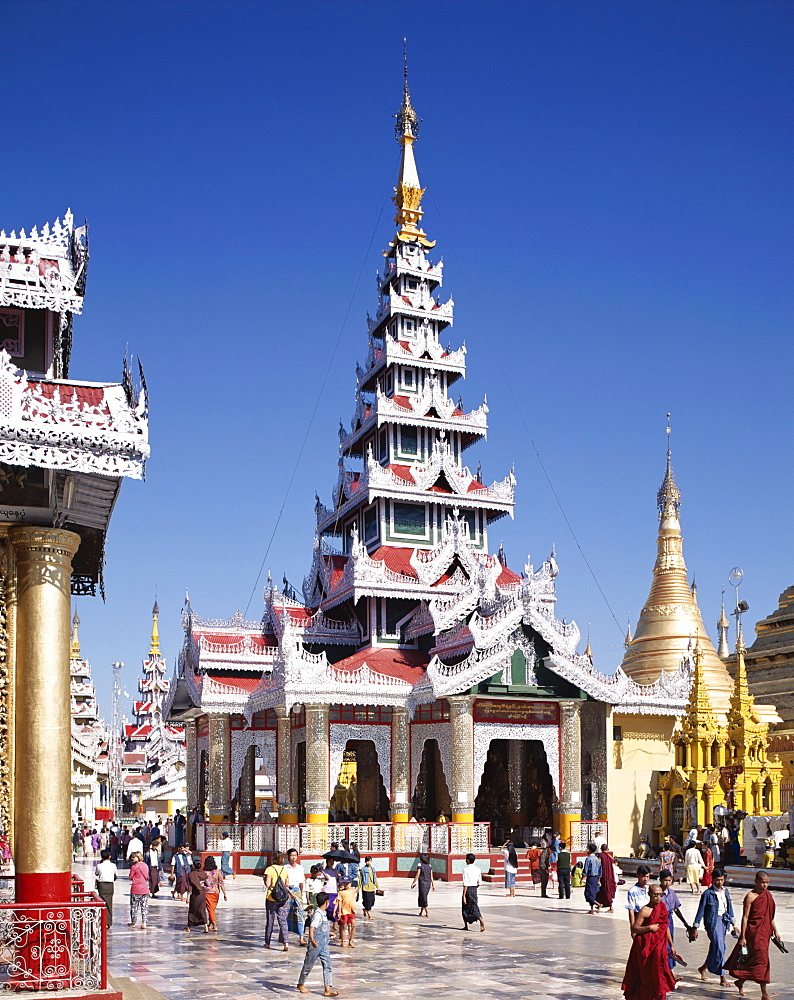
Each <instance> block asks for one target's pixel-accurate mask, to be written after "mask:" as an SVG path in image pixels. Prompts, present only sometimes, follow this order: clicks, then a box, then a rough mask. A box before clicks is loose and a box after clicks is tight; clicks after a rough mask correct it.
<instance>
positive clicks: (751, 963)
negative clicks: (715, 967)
mask: <svg viewBox="0 0 794 1000" xmlns="http://www.w3.org/2000/svg"><path fill="white" fill-rule="evenodd" d="M772 938H774V939H775V940H776V941H781V938H780V935H779V934H778V932H777V927H775V901H774V899H773V898H772V893H771V892H770V891H769V876H768V875H767V874H766V872H756V876H755V885H754V886H753V888H752V889H751V890H750V892H748V893H747V895H746V896H745V897H744V906H743V908H742V928H741V933H740V935H739V940H738V941H737V942H736V947H735V948H734V949H733V951H732V952H731V956H730V958H729V959H728V965H727V967H728V973H729V974H730V976H731V977H732V978H733V979H734V980H735V981H736V985H737V986H738V987H739V995H740V996H744V984H745V983H747V982H750V983H758V984H759V986H760V987H761V1000H769V990H768V989H767V986H768V985H769V982H770V978H769V942H770V940H771V939H772ZM781 944H782V941H781Z"/></svg>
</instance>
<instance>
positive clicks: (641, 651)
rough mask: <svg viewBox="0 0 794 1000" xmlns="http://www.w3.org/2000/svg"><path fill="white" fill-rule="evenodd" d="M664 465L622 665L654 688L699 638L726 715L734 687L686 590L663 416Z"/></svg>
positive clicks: (710, 683)
mask: <svg viewBox="0 0 794 1000" xmlns="http://www.w3.org/2000/svg"><path fill="white" fill-rule="evenodd" d="M666 430H667V436H668V437H667V461H666V467H665V474H664V479H663V480H662V485H661V486H660V488H659V491H658V493H657V496H656V500H657V504H658V508H659V532H658V536H657V542H656V549H657V554H656V562H655V564H654V567H653V582H652V584H651V589H650V593H649V594H648V598H647V600H646V601H645V605H644V606H643V608H642V611H641V612H640V617H639V619H638V621H637V625H636V628H635V630H634V638H633V640H632V642H631V645H630V646H627V648H626V652H625V654H624V656H623V663H622V664H621V665H622V667H623V670H624V671H625V672H626V673H627V674H628V675H629V677H631V678H633V679H634V680H636V681H637V682H638V683H640V684H652V683H653V682H654V681H657V680H658V679H659V677H660V676H661V674H662V671H665V672H667V673H668V674H674V673H676V671H677V670H678V669H679V667H680V665H681V662H682V660H684V659H686V657H687V656H688V655H690V646H691V637H692V636H693V635H694V634H695V633H697V634H698V636H699V640H698V642H699V646H700V655H701V656H702V670H703V678H704V682H705V684H706V685H707V687H708V692H709V696H710V700H711V704H712V706H713V708H714V711H715V712H717V713H719V714H722V715H725V714H726V713H727V711H728V708H729V705H730V695H731V690H732V688H733V684H732V681H731V678H730V675H729V674H728V671H727V669H726V667H725V664H724V663H723V662H722V660H720V658H719V657H718V656H717V651H716V650H715V649H714V646H713V645H712V644H711V641H710V639H709V637H708V633H707V632H706V628H705V626H704V624H703V619H702V617H701V614H700V608H699V607H698V603H697V592H696V590H693V588H691V587H690V584H689V580H688V579H687V568H686V563H685V561H684V539H683V537H682V535H681V523H680V521H679V516H678V515H679V511H680V508H681V491H680V490H679V489H678V486H677V484H676V481H675V476H674V475H673V463H672V455H671V450H670V415H669V414H668V416H667V428H666Z"/></svg>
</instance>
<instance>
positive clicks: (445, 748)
mask: <svg viewBox="0 0 794 1000" xmlns="http://www.w3.org/2000/svg"><path fill="white" fill-rule="evenodd" d="M410 730H411V797H413V793H414V791H415V790H416V782H417V781H418V780H419V771H420V769H421V767H422V751H423V750H424V748H425V743H426V742H427V740H435V741H436V742H437V743H438V752H439V756H440V757H441V767H442V769H443V771H444V777H445V778H446V779H447V788H448V789H449V790H450V792H451V791H452V739H451V736H450V732H449V722H447V721H439V722H414V723H412V724H411V726H410Z"/></svg>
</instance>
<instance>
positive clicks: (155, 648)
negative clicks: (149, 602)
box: [149, 601, 160, 656]
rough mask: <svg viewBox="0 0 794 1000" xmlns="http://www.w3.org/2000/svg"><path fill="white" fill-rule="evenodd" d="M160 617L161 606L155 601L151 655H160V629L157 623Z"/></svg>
mask: <svg viewBox="0 0 794 1000" xmlns="http://www.w3.org/2000/svg"><path fill="white" fill-rule="evenodd" d="M159 618H160V608H159V607H158V606H157V601H155V602H154V607H153V608H152V641H151V645H150V646H149V656H159V655H160V630H159V628H158V625H157V623H158V620H159Z"/></svg>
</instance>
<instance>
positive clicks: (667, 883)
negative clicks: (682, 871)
mask: <svg viewBox="0 0 794 1000" xmlns="http://www.w3.org/2000/svg"><path fill="white" fill-rule="evenodd" d="M659 885H660V886H661V889H662V902H663V903H664V905H665V906H666V907H667V913H668V914H669V918H670V919H669V921H668V925H667V926H668V929H669V931H670V939H671V940H672V941H673V943H675V927H674V926H673V916H676V917H678V919H679V920H680V921H681V923H682V924H683V925H684V927H686V929H687V932H689V931H690V930H691V928H690V926H689V924H688V923H687V922H686V918H685V917H684V915H683V913H682V912H681V900H680V899H679V898H678V893H677V892H676V891H675V889H674V888H673V873H672V872H671V871H670V870H669V869H667V868H663V869H662V871H660V872H659ZM693 940H694V939H693ZM668 964H669V966H670V968H671V969H672V970H675V959H674V958H673V956H672V954H670V955H668ZM673 975H675V971H673ZM675 978H676V980H677V981H679V982H680V977H679V976H676V977H675Z"/></svg>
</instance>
